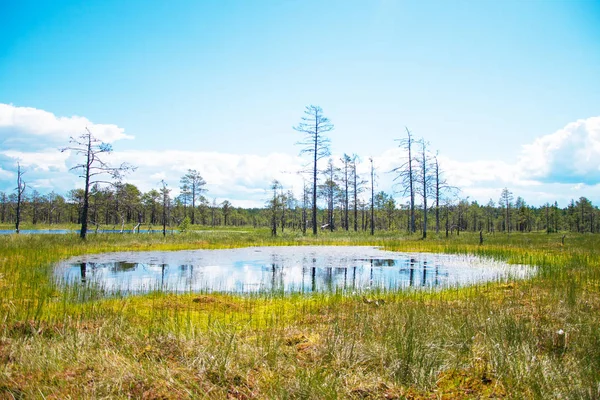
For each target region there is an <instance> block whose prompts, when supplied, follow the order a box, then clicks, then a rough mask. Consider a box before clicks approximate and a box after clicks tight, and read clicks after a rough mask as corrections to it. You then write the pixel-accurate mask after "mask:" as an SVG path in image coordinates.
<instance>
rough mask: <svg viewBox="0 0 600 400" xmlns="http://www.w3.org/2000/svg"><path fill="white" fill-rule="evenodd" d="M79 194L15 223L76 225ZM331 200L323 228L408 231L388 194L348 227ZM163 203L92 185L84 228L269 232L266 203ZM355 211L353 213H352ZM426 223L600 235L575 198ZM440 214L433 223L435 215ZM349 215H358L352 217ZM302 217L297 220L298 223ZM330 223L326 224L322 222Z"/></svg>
mask: <svg viewBox="0 0 600 400" xmlns="http://www.w3.org/2000/svg"><path fill="white" fill-rule="evenodd" d="M278 196H281V197H280V201H279V202H280V204H279V205H278V210H277V214H278V215H277V228H278V229H279V231H282V230H288V229H289V230H296V231H298V230H302V229H303V226H308V227H310V225H311V222H312V221H311V220H310V215H309V214H310V213H307V212H306V211H307V206H309V204H303V202H302V200H301V199H297V198H295V197H294V196H293V194H292V193H290V192H283V191H280V192H279V193H278ZM82 197H83V190H82V189H76V190H71V191H70V192H69V193H68V194H67V196H66V197H64V196H62V195H60V194H57V193H54V192H52V193H48V194H46V195H42V194H40V193H38V192H37V191H35V190H34V191H32V192H31V193H30V194H28V195H27V196H25V197H24V199H23V202H22V206H21V207H22V211H21V221H22V223H27V222H28V223H32V224H34V225H35V224H64V223H73V224H75V223H76V224H80V223H81V219H80V218H81V205H82ZM16 198H17V195H16V194H15V193H11V194H8V195H7V194H6V193H4V192H0V223H3V224H14V223H15V221H16V208H17V207H16V206H17V199H16ZM341 200H342V199H340V197H339V196H336V200H335V204H334V209H333V215H332V218H329V215H328V213H329V211H328V209H327V208H319V209H318V214H317V218H318V223H319V225H320V226H321V227H325V229H331V228H333V229H334V230H340V229H343V230H351V231H354V230H359V231H369V230H370V229H371V224H373V227H374V230H376V231H394V230H395V231H406V232H409V231H410V210H409V208H408V206H407V205H398V204H397V203H396V202H395V200H394V199H393V198H392V196H391V195H390V194H387V193H385V192H378V193H376V194H375V198H374V210H373V219H371V210H370V201H361V200H359V201H358V202H357V204H356V205H355V204H353V203H351V204H350V207H349V209H348V211H349V213H348V214H349V215H348V224H346V223H345V213H346V210H345V208H344V203H343V201H341ZM163 204H164V203H163V198H162V196H161V194H160V192H159V191H158V190H154V189H153V190H150V191H149V192H146V193H141V192H140V191H139V190H138V188H137V187H135V186H134V185H131V184H128V183H125V184H117V185H115V186H114V187H105V188H99V187H94V188H93V190H92V192H91V194H90V215H89V221H90V230H94V229H95V228H96V227H99V228H100V229H121V228H122V227H124V225H127V228H129V229H131V226H132V225H137V224H140V227H141V228H142V229H146V228H148V227H154V228H156V229H158V228H159V227H161V226H162V224H163V214H165V213H163V211H166V218H167V226H170V227H174V228H177V227H178V226H180V225H181V223H182V222H183V220H184V219H185V218H186V217H187V218H188V220H189V222H190V224H191V219H192V214H193V215H194V224H197V225H201V226H205V227H211V226H212V227H215V226H254V227H271V228H272V217H273V210H272V207H271V206H270V205H267V206H265V208H260V209H257V208H251V209H245V208H239V207H233V206H232V205H231V203H230V202H229V201H227V200H225V201H223V202H221V203H216V202H215V201H212V202H210V201H208V200H207V199H206V197H205V196H201V197H200V198H199V199H198V204H197V205H196V206H195V207H194V208H192V206H191V205H190V204H189V200H188V199H186V196H185V195H179V196H177V197H175V198H171V197H169V199H168V201H167V204H166V209H165V206H164V205H163ZM355 211H356V212H355ZM429 213H430V215H431V216H432V217H433V218H430V219H429V220H428V230H429V231H430V232H431V231H433V232H435V231H436V226H437V227H438V229H437V230H439V232H441V233H442V234H446V232H448V234H452V233H454V234H456V233H460V232H461V231H480V230H482V231H483V232H506V231H509V230H510V231H519V232H530V231H548V232H559V231H572V232H592V233H596V232H600V218H599V217H600V210H598V207H597V206H594V205H592V203H591V202H590V201H589V200H588V199H586V198H585V197H582V198H580V199H578V200H577V201H575V200H573V201H571V203H570V204H569V205H568V206H567V207H565V208H560V207H558V206H557V205H556V204H552V205H551V204H546V205H544V206H541V207H534V206H530V205H527V204H526V203H525V201H524V200H523V199H522V198H520V197H517V199H516V200H515V201H514V202H510V203H509V209H508V223H507V219H506V215H507V208H506V206H505V205H504V204H497V203H494V202H493V201H490V202H489V203H488V204H485V205H482V204H479V203H477V202H476V201H471V202H470V201H468V200H466V199H460V200H458V201H456V202H452V203H450V202H446V203H445V204H443V205H440V206H439V209H437V208H436V207H435V206H434V207H432V208H430V209H429ZM436 214H437V215H439V224H437V223H436V218H435V215H436ZM355 215H356V216H357V217H356V218H355ZM303 216H305V217H304V222H303ZM330 221H333V225H329V222H330ZM415 231H416V232H418V233H421V232H422V231H423V208H422V206H417V207H416V210H415Z"/></svg>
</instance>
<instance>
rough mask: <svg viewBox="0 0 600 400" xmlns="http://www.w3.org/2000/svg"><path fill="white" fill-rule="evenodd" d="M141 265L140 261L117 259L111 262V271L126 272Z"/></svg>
mask: <svg viewBox="0 0 600 400" xmlns="http://www.w3.org/2000/svg"><path fill="white" fill-rule="evenodd" d="M138 266H139V264H138V263H129V262H124V261H122V262H121V261H117V262H114V263H110V264H109V269H110V271H111V272H125V271H132V270H135V269H136V268H137V267H138Z"/></svg>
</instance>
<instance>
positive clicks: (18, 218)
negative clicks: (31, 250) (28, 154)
mask: <svg viewBox="0 0 600 400" xmlns="http://www.w3.org/2000/svg"><path fill="white" fill-rule="evenodd" d="M24 173H25V172H23V171H21V165H20V164H19V163H17V187H16V188H15V190H16V191H17V215H16V222H15V230H16V232H17V233H19V224H20V223H21V203H22V202H23V194H24V193H25V187H26V186H27V185H26V183H25V181H24V180H23V174H24Z"/></svg>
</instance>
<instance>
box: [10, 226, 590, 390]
mask: <svg viewBox="0 0 600 400" xmlns="http://www.w3.org/2000/svg"><path fill="white" fill-rule="evenodd" d="M243 231H244V230H241V229H240V230H237V231H236V230H221V231H219V230H215V231H212V232H200V231H199V232H190V233H186V234H181V235H170V236H167V237H166V238H163V237H162V236H161V235H155V234H153V235H90V237H89V239H88V240H87V241H86V242H81V241H80V240H79V239H78V237H77V236H76V235H75V234H73V235H39V236H35V235H19V236H17V235H11V236H6V237H0V321H1V325H0V398H9V399H10V398H61V399H63V398H242V399H251V398H274V399H283V398H309V399H311V398H318V399H320V398H434V399H435V398H503V397H504V398H518V399H522V398H532V399H547V398H572V399H582V398H584V399H585V398H589V399H597V398H599V397H600V318H599V317H598V316H599V315H600V237H598V236H594V235H567V237H566V239H565V244H564V246H563V245H562V244H561V237H562V235H558V234H557V235H546V234H538V233H536V234H512V235H510V236H506V235H501V234H496V235H490V236H486V237H485V243H484V245H483V246H480V245H479V244H478V239H479V238H478V235H471V234H461V235H460V236H458V237H457V236H453V237H451V238H450V239H445V238H443V237H440V238H436V237H432V238H429V239H427V240H418V239H417V238H416V237H405V236H399V235H397V234H394V233H382V234H379V235H376V236H374V237H371V236H368V235H362V234H353V233H333V234H331V233H323V234H321V235H319V236H318V237H317V238H314V237H311V236H306V237H303V236H301V235H299V234H296V233H291V232H290V233H288V232H286V234H285V235H283V236H281V237H278V238H271V237H270V236H269V233H268V231H267V230H258V231H255V230H252V229H250V230H246V231H248V232H243ZM432 236H434V235H432ZM325 244H328V245H380V246H384V247H385V248H386V249H390V250H398V251H428V252H447V253H470V254H477V255H482V256H488V257H493V258H497V259H501V260H507V261H509V262H511V263H525V264H533V265H536V266H538V272H537V274H536V275H535V276H534V277H532V278H530V279H528V280H526V281H504V282H496V283H483V284H480V285H475V286H469V287H464V288H460V289H448V290H443V291H407V292H390V291H387V292H379V293H376V292H374V293H369V294H368V295H347V296H344V295H342V294H340V293H317V294H314V295H309V296H301V295H298V294H294V295H283V294H273V295H268V294H261V295H246V296H241V295H240V296H236V295H228V294H208V293H188V294H182V295H174V294H165V293H157V292H154V293H149V294H146V295H142V296H132V297H111V298H104V297H102V295H101V293H98V292H97V291H95V290H94V289H93V288H87V289H85V288H81V287H70V288H62V287H57V286H56V285H55V283H54V282H53V280H52V279H51V273H52V264H53V263H54V262H56V261H58V260H60V259H63V258H66V257H69V256H73V255H77V254H85V253H97V252H107V251H120V250H180V249H190V248H227V247H241V246H254V245H325Z"/></svg>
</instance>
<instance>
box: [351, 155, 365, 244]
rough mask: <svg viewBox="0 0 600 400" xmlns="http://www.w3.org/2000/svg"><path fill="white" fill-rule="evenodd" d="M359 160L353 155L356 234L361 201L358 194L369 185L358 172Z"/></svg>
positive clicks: (352, 176) (352, 174)
mask: <svg viewBox="0 0 600 400" xmlns="http://www.w3.org/2000/svg"><path fill="white" fill-rule="evenodd" d="M357 161H359V160H358V156H357V155H356V154H354V155H352V165H351V170H350V174H351V180H352V196H353V198H354V201H353V204H352V205H353V208H354V232H357V231H358V208H359V204H358V203H359V200H358V194H359V193H361V192H362V191H363V189H364V185H366V184H367V181H366V180H363V179H361V178H360V177H359V175H358V172H357V171H356V162H357Z"/></svg>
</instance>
